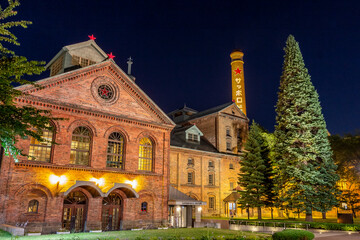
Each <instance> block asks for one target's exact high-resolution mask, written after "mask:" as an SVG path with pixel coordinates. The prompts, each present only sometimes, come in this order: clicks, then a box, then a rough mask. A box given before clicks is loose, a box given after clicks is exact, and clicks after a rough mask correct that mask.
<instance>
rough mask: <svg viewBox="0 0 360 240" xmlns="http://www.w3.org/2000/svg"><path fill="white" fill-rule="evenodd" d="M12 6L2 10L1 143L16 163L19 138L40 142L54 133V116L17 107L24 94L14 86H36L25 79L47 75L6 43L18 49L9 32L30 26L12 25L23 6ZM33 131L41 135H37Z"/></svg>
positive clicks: (0, 12) (0, 38)
mask: <svg viewBox="0 0 360 240" xmlns="http://www.w3.org/2000/svg"><path fill="white" fill-rule="evenodd" d="M8 3H9V6H8V7H6V8H5V9H3V8H1V6H0V69H1V71H0V142H1V146H2V147H3V148H4V150H5V154H6V155H12V156H13V157H14V159H15V160H17V155H19V154H21V150H20V149H18V148H17V147H16V141H17V138H18V137H26V136H32V137H34V138H36V139H37V140H39V141H41V140H42V139H41V134H42V129H49V130H51V126H50V125H49V124H48V123H49V121H50V119H52V118H51V116H50V112H48V111H46V110H40V109H36V108H34V107H31V106H23V107H20V106H16V105H15V103H14V99H15V98H16V97H18V96H21V95H22V94H23V93H22V92H21V91H19V90H17V89H15V88H14V87H13V86H14V84H15V85H19V84H33V83H32V82H29V81H27V80H25V79H24V78H23V77H24V76H26V75H33V74H40V73H41V72H42V71H44V67H43V65H44V63H43V62H38V61H28V60H27V59H26V58H25V57H23V56H17V55H16V54H15V52H14V51H12V50H9V49H8V48H7V47H6V46H4V45H3V43H5V44H6V43H8V44H14V45H19V43H18V41H17V38H16V36H15V35H14V34H13V33H11V32H10V28H12V27H17V26H22V27H24V28H26V27H27V26H28V25H29V24H31V22H28V21H9V22H6V21H5V19H7V18H8V17H11V16H14V15H16V14H17V12H16V11H15V10H14V8H15V7H17V6H19V5H20V3H19V2H18V1H17V0H15V1H13V0H8ZM34 128H36V129H38V130H39V131H34Z"/></svg>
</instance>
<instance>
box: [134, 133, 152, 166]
mask: <svg viewBox="0 0 360 240" xmlns="http://www.w3.org/2000/svg"><path fill="white" fill-rule="evenodd" d="M143 139H147V140H148V142H150V145H147V144H141V141H142V140H143ZM149 149H151V153H150V154H151V157H147V156H145V157H144V155H141V154H142V153H145V154H146V151H148V150H149ZM154 149H155V144H154V141H153V140H152V139H151V138H150V137H147V136H145V137H142V138H141V139H140V141H139V157H138V159H139V160H138V171H145V172H153V171H154V159H155V158H154V152H155V151H154ZM144 150H145V151H144ZM145 160H146V161H149V163H146V164H144V161H145ZM145 166H149V167H146V168H145Z"/></svg>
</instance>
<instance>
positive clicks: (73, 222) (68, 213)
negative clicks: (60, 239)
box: [62, 190, 88, 232]
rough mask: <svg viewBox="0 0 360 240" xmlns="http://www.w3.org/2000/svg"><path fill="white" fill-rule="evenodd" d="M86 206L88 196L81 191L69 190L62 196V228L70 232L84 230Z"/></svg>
mask: <svg viewBox="0 0 360 240" xmlns="http://www.w3.org/2000/svg"><path fill="white" fill-rule="evenodd" d="M87 207H88V198H87V197H86V195H85V194H84V193H83V192H82V191H81V190H77V191H73V192H70V193H69V194H68V195H67V196H66V198H64V207H63V218H62V228H64V229H67V230H69V231H71V232H82V231H84V223H85V220H86V214H87Z"/></svg>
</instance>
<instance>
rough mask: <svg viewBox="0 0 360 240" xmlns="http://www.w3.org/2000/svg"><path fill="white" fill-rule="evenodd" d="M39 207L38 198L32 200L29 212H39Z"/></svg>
mask: <svg viewBox="0 0 360 240" xmlns="http://www.w3.org/2000/svg"><path fill="white" fill-rule="evenodd" d="M38 208H39V201H38V200H35V199H33V200H31V201H30V202H29V205H28V212H29V213H37V212H38Z"/></svg>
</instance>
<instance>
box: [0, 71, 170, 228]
mask: <svg viewBox="0 0 360 240" xmlns="http://www.w3.org/2000/svg"><path fill="white" fill-rule="evenodd" d="M97 68H99V67H98V66H94V69H97ZM85 71H87V72H85ZM71 76H73V78H76V79H75V80H71V79H72V78H70V77H71ZM78 76H81V77H78ZM99 76H106V77H108V78H109V79H110V80H109V81H111V82H112V84H114V85H116V86H117V88H118V91H120V95H119V99H118V101H117V102H116V103H115V104H112V105H111V106H110V105H102V104H101V103H100V102H99V101H98V99H96V97H94V96H93V94H92V93H91V84H92V83H93V81H94V80H96V78H97V77H99ZM54 79H55V80H58V81H60V82H61V81H62V83H60V84H55V83H53V84H52V85H51V86H49V87H47V88H44V89H42V90H38V91H35V92H32V93H31V96H29V97H26V98H25V99H19V101H18V104H19V105H27V104H30V105H34V106H36V107H38V108H41V109H47V110H50V111H51V112H52V115H53V117H59V118H63V120H58V121H56V122H55V123H54V125H55V126H56V133H55V142H56V143H57V144H55V145H53V147H52V158H51V162H50V163H42V162H36V161H28V159H27V157H25V156H20V157H19V162H18V163H15V161H14V160H13V159H11V158H9V157H4V160H3V163H2V166H1V174H0V180H1V183H3V184H1V186H0V219H1V220H0V221H1V223H7V224H11V225H15V224H21V223H26V222H27V227H26V231H32V230H35V231H38V230H39V229H40V231H42V232H44V233H49V232H54V231H56V230H58V229H59V228H60V226H61V222H62V215H63V202H64V198H65V197H66V196H65V193H66V192H67V191H68V189H70V188H71V187H72V186H74V185H75V184H76V183H77V181H84V182H91V183H92V179H93V178H96V179H101V178H102V179H103V180H104V183H102V184H98V186H90V185H86V186H78V188H76V189H74V191H75V190H79V189H80V190H81V191H82V192H84V193H86V196H87V214H86V215H85V218H86V230H90V229H98V228H101V215H102V214H101V213H102V199H103V197H105V194H106V193H109V191H110V190H111V189H112V187H113V186H114V183H126V181H136V182H137V186H134V187H133V189H134V190H135V191H136V192H137V193H138V195H139V198H131V197H132V196H131V193H130V192H129V189H127V188H122V189H118V190H117V191H119V192H122V198H123V209H122V210H123V211H122V217H121V219H122V226H123V227H124V228H130V227H133V226H135V225H137V224H140V225H141V224H143V222H153V223H161V222H163V221H165V220H167V217H168V206H167V200H168V184H169V169H168V167H169V148H170V131H171V129H172V127H173V126H172V123H171V122H164V117H162V116H161V114H162V113H161V112H159V111H157V110H156V107H154V106H153V105H152V103H151V102H144V100H146V98H147V97H146V96H143V95H142V93H141V92H138V89H137V86H134V85H131V84H132V83H131V82H127V87H126V86H124V85H123V84H124V82H121V81H120V80H121V79H122V80H124V79H125V80H124V81H125V82H126V81H130V80H127V79H126V78H125V77H124V76H122V77H121V76H120V77H118V78H116V77H114V74H113V73H111V74H110V73H109V71H108V69H107V68H104V69H101V71H100V70H98V71H96V74H92V72H91V68H88V69H87V70H82V69H80V70H78V73H77V75H76V76H74V73H69V74H65V75H60V77H59V76H55V77H54V78H51V79H50V80H51V81H54ZM50 80H49V81H50ZM45 82H46V81H45ZM64 82H65V83H64ZM42 83H44V82H42ZM25 89H26V87H25ZM156 111H157V112H156ZM78 126H85V127H87V128H89V129H90V130H91V133H92V134H91V149H90V156H91V157H90V164H89V166H75V165H72V164H70V150H71V140H72V132H73V130H74V129H75V128H76V127H78ZM115 131H117V132H120V133H121V134H122V135H123V137H124V139H125V145H124V146H125V147H124V155H123V159H124V162H125V167H124V169H123V170H119V169H113V168H107V167H106V159H107V145H108V137H109V135H110V134H111V133H112V132H115ZM144 136H147V137H149V138H150V139H151V140H152V141H153V163H154V164H153V171H152V172H143V171H139V170H138V164H139V141H140V139H141V138H142V137H144ZM18 147H19V148H21V149H23V152H24V153H25V154H28V152H29V147H30V139H29V138H28V139H24V140H19V142H18ZM52 175H55V176H65V178H66V181H65V182H64V183H61V184H60V183H55V184H54V183H52V182H51V181H50V177H51V176H52ZM92 184H93V185H94V183H92ZM31 199H36V200H38V201H39V209H38V212H37V213H28V212H27V211H28V209H27V208H28V203H29V201H30V200H31ZM141 202H148V211H147V212H146V213H144V212H141V211H140V206H141Z"/></svg>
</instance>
